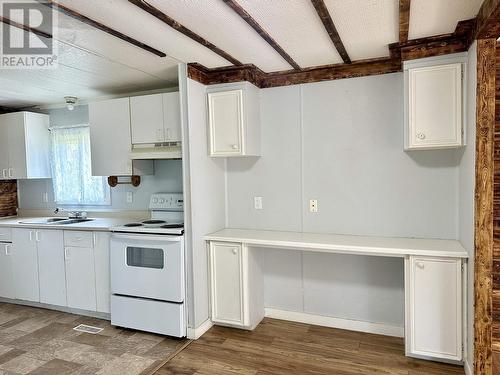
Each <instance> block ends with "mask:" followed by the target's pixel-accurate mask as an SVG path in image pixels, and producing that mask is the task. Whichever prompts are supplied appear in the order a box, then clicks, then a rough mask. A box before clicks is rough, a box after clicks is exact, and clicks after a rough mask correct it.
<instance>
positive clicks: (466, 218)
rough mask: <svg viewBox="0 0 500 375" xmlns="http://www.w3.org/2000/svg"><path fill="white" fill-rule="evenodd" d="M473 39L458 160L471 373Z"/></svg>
mask: <svg viewBox="0 0 500 375" xmlns="http://www.w3.org/2000/svg"><path fill="white" fill-rule="evenodd" d="M476 54H477V50H476V43H474V44H473V45H472V47H471V48H470V49H469V59H468V67H467V68H468V69H467V112H468V115H467V123H466V132H465V137H466V142H467V147H466V148H465V151H464V154H463V157H462V160H461V162H460V180H459V185H460V196H459V202H460V203H459V217H460V227H459V228H460V230H459V232H460V242H461V243H462V245H463V246H464V247H465V248H466V249H467V251H468V253H469V261H468V267H467V271H468V278H469V282H468V288H467V298H468V301H469V302H468V304H467V327H468V337H469V340H468V343H467V350H466V354H467V358H466V366H469V368H470V371H469V373H470V374H472V363H473V358H474V339H473V338H474V183H475V156H476V154H475V151H476V76H477V72H476V69H477V55H476Z"/></svg>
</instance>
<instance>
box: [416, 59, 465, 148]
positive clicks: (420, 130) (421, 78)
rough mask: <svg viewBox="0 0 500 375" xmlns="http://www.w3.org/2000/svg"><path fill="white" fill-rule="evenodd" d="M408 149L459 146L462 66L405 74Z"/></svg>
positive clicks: (434, 67) (443, 66)
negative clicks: (406, 78) (406, 77)
mask: <svg viewBox="0 0 500 375" xmlns="http://www.w3.org/2000/svg"><path fill="white" fill-rule="evenodd" d="M408 89H409V93H408V100H409V105H408V121H409V130H408V137H409V148H446V147H458V146H461V145H462V65H461V64H460V63H458V64H447V65H440V66H433V67H425V68H415V69H409V71H408Z"/></svg>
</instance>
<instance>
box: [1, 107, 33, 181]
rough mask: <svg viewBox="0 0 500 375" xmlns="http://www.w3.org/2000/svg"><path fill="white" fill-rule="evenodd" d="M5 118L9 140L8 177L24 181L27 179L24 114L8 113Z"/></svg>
mask: <svg viewBox="0 0 500 375" xmlns="http://www.w3.org/2000/svg"><path fill="white" fill-rule="evenodd" d="M5 116H7V117H6V119H5V121H6V123H7V132H8V140H9V170H8V175H9V178H10V179H14V180H17V179H24V178H27V177H28V171H27V168H26V137H25V129H24V112H16V113H8V114H7V115H5Z"/></svg>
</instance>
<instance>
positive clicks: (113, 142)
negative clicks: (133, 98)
mask: <svg viewBox="0 0 500 375" xmlns="http://www.w3.org/2000/svg"><path fill="white" fill-rule="evenodd" d="M89 119H90V144H91V154H92V175H93V176H131V175H150V174H153V162H152V161H147V160H132V158H131V151H132V141H131V134H130V99H129V98H121V99H112V100H104V101H100V102H95V103H90V104H89Z"/></svg>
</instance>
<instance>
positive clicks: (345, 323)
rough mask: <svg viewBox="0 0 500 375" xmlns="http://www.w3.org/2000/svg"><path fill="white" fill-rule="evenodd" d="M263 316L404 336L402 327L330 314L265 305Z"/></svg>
mask: <svg viewBox="0 0 500 375" xmlns="http://www.w3.org/2000/svg"><path fill="white" fill-rule="evenodd" d="M265 316H266V317H268V318H274V319H281V320H289V321H292V322H299V323H306V324H312V325H317V326H323V327H330V328H339V329H346V330H349V331H358V332H366V333H375V334H378V335H385V336H394V337H404V327H399V326H391V325H389V324H383V323H372V322H364V321H361V320H351V319H342V318H334V317H330V316H323V315H315V314H308V313H302V312H295V311H286V310H278V309H273V308H268V307H266V309H265Z"/></svg>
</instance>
